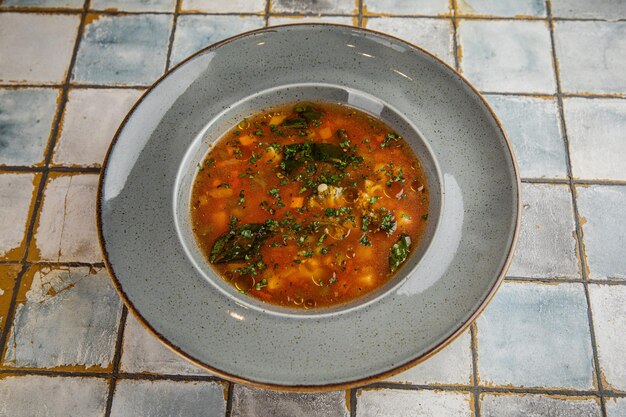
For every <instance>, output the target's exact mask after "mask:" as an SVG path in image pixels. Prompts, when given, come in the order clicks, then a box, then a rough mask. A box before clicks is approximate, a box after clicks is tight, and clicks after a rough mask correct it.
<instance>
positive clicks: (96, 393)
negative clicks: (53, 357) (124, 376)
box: [0, 375, 108, 417]
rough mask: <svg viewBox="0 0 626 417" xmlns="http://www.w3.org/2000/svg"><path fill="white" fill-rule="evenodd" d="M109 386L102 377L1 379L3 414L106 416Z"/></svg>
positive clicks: (0, 409)
mask: <svg viewBox="0 0 626 417" xmlns="http://www.w3.org/2000/svg"><path fill="white" fill-rule="evenodd" d="M107 391H108V383H107V381H106V380H105V379H102V378H74V377H72V378H67V377H47V376H35V375H30V376H9V377H4V378H2V379H0V415H2V416H7V417H8V416H10V417H103V416H104V409H105V406H106V396H107Z"/></svg>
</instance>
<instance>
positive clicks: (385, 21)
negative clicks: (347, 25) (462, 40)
mask: <svg viewBox="0 0 626 417" xmlns="http://www.w3.org/2000/svg"><path fill="white" fill-rule="evenodd" d="M366 23H367V25H366V27H367V29H373V30H377V31H380V32H385V33H388V34H390V35H393V36H396V37H398V38H401V39H404V40H406V41H408V42H410V43H412V44H414V45H417V46H419V47H421V48H424V49H426V50H427V51H429V52H431V53H432V54H434V55H436V56H437V57H438V58H441V59H442V60H444V61H445V62H447V63H448V64H449V65H452V66H454V54H453V46H452V45H453V34H452V23H451V21H450V20H448V19H420V18H416V19H413V18H404V17H397V18H393V17H389V18H377V19H367V22H366Z"/></svg>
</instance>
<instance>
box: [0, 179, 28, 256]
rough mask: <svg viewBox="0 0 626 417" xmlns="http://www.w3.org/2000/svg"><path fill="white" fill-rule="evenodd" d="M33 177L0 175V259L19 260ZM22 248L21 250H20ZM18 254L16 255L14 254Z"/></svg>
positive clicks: (21, 252) (21, 253)
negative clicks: (0, 231)
mask: <svg viewBox="0 0 626 417" xmlns="http://www.w3.org/2000/svg"><path fill="white" fill-rule="evenodd" d="M34 181H35V175H33V174H2V175H0V230H2V233H0V257H1V258H10V259H17V260H19V259H21V258H22V255H23V246H24V245H23V243H24V240H25V232H26V222H27V221H28V217H29V214H30V213H29V207H30V204H31V200H32V199H33V191H34V188H35V185H34ZM20 247H22V250H20ZM15 252H18V253H15Z"/></svg>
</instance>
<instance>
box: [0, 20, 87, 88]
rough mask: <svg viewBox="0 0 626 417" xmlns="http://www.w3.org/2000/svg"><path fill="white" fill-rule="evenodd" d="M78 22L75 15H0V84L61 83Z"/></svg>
mask: <svg viewBox="0 0 626 417" xmlns="http://www.w3.org/2000/svg"><path fill="white" fill-rule="evenodd" d="M79 21H80V17H79V16H77V15H50V14H47V15H46V14H29V13H2V14H0V82H2V83H9V84H20V83H61V82H63V81H64V80H65V76H66V74H67V68H68V66H69V64H70V58H71V56H72V50H73V48H74V42H75V39H76V33H77V32H78V24H79Z"/></svg>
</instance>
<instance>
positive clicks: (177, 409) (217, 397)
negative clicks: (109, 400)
mask: <svg viewBox="0 0 626 417" xmlns="http://www.w3.org/2000/svg"><path fill="white" fill-rule="evenodd" d="M225 411H226V391H225V386H224V385H223V384H220V383H217V382H204V381H194V382H182V381H168V380H160V381H141V380H129V379H125V380H118V382H117V386H116V388H115V395H114V397H113V405H112V407H111V417H128V416H145V417H158V416H163V417H165V416H177V417H197V416H215V417H218V416H219V417H221V416H223V415H224V413H225Z"/></svg>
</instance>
